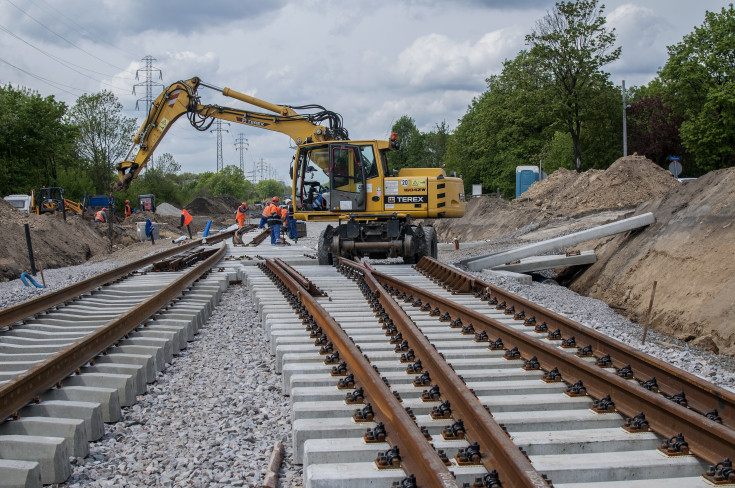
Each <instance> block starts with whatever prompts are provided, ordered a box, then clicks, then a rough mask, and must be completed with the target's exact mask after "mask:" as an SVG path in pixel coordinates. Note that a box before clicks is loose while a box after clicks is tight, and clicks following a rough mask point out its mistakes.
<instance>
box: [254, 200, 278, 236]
mask: <svg viewBox="0 0 735 488" xmlns="http://www.w3.org/2000/svg"><path fill="white" fill-rule="evenodd" d="M273 202H275V203H278V197H273V199H271V200H266V201H265V205H264V206H263V214H262V215H261V216H260V224H258V229H262V228H263V226H264V225H265V224H266V222H268V217H270V214H271V212H270V211H269V209H270V206H271V205H272V204H273Z"/></svg>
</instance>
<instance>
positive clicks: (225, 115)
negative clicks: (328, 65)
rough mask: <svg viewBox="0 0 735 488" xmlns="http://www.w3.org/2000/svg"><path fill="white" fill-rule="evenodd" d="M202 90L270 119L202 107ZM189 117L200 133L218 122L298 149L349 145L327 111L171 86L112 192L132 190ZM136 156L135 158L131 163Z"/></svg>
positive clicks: (195, 82) (186, 84)
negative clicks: (275, 135) (173, 129)
mask: <svg viewBox="0 0 735 488" xmlns="http://www.w3.org/2000/svg"><path fill="white" fill-rule="evenodd" d="M202 86H203V87H207V88H210V89H212V90H215V91H218V92H220V93H222V94H223V95H224V96H226V97H230V98H233V99H235V100H240V101H242V102H245V103H248V104H250V105H254V106H256V107H259V108H262V109H265V110H267V111H269V112H271V113H260V112H251V111H248V110H243V109H238V108H231V107H223V106H220V105H202V104H201V103H200V96H199V95H198V89H199V87H202ZM295 109H298V110H317V112H316V113H309V114H304V115H301V114H299V113H297V112H296V111H295ZM184 114H186V115H187V117H188V119H189V122H190V123H191V125H192V126H194V128H196V129H197V130H200V131H205V130H208V129H209V128H210V126H211V125H212V123H213V122H214V119H222V120H226V121H228V122H233V123H238V124H245V125H249V126H252V127H257V128H260V129H266V130H272V131H276V132H281V133H283V134H287V135H288V136H289V137H290V138H291V139H292V140H293V141H294V143H295V144H296V145H297V146H299V145H301V144H306V143H309V142H322V141H338V140H347V139H348V133H347V130H346V129H344V127H343V126H342V117H341V116H339V115H338V114H336V113H334V112H330V111H328V110H326V109H324V107H321V106H319V105H306V106H302V107H290V106H287V105H276V104H273V103H269V102H266V101H264V100H260V99H258V98H255V97H252V96H250V95H246V94H244V93H240V92H237V91H235V90H232V89H230V88H218V87H216V86H213V85H209V84H206V83H204V82H202V81H201V80H200V79H199V78H196V77H195V78H191V79H189V80H185V81H178V82H176V83H174V84H172V85H170V86H169V87H167V88H166V89H165V90H164V91H163V93H161V94H160V95H159V96H158V98H156V100H155V101H154V102H153V104H152V106H151V110H150V112H149V113H148V117H146V119H145V121H144V122H143V125H142V126H141V128H140V130H138V133H137V134H136V135H135V137H134V138H133V146H132V147H131V148H130V151H129V152H128V155H127V157H126V158H125V159H126V160H125V161H122V162H120V163H117V165H116V169H117V172H118V177H119V181H117V182H115V183H113V184H112V187H111V188H112V191H124V190H126V189H127V188H128V187H129V186H130V183H131V182H132V181H133V180H134V179H135V178H137V177H138V175H139V174H140V172H141V171H142V170H143V168H145V167H146V166H147V164H148V161H149V160H150V158H151V156H152V154H153V151H154V150H155V149H156V146H158V143H159V142H161V139H162V138H163V136H164V135H165V134H166V132H167V131H168V129H169V128H170V126H171V124H173V123H174V122H175V121H176V119H178V118H179V117H181V116H182V115H184ZM324 121H326V122H327V123H328V127H326V126H324V125H321V124H320V123H321V122H324ZM136 150H137V152H135V151H136ZM134 152H135V156H134V157H132V159H131V155H133V153H134Z"/></svg>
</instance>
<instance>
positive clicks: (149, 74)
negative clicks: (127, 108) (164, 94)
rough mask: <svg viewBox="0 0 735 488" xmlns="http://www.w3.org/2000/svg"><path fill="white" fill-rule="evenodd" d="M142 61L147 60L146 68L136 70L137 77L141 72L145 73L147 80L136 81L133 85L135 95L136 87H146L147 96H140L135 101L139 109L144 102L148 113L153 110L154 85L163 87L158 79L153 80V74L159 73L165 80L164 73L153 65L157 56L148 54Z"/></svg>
mask: <svg viewBox="0 0 735 488" xmlns="http://www.w3.org/2000/svg"><path fill="white" fill-rule="evenodd" d="M141 61H144V62H145V68H141V69H139V70H138V71H136V72H135V79H136V80H138V79H140V78H138V75H140V72H141V71H142V72H144V73H145V81H143V82H141V83H136V84H135V85H133V95H135V94H136V93H135V88H136V87H139V86H144V87H145V96H144V97H142V98H139V99H138V100H137V101H136V102H135V109H136V110H138V107H139V106H140V102H144V105H143V109H144V110H145V111H146V113H148V112H150V111H151V104H152V103H153V99H154V97H153V87H154V86H160V87H161V88H163V83H159V82H157V81H153V74H154V73H158V78H159V79H161V80H163V73H162V72H161V70H160V69H158V68H154V67H153V61H156V58H154V57H153V56H150V55H149V56H146V57H144V58H143V59H141Z"/></svg>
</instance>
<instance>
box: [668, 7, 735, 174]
mask: <svg viewBox="0 0 735 488" xmlns="http://www.w3.org/2000/svg"><path fill="white" fill-rule="evenodd" d="M733 32H735V10H734V9H733V5H732V4H730V5H729V6H728V7H723V8H722V10H721V11H720V12H719V13H716V12H709V11H708V12H706V13H705V19H704V23H703V24H702V25H701V26H700V27H695V28H694V32H692V33H691V34H688V35H686V36H684V39H683V41H682V42H680V43H678V44H676V45H673V46H669V48H668V51H669V59H668V61H667V62H666V65H664V67H663V69H662V70H661V72H660V73H659V78H660V80H661V83H662V84H663V87H664V93H665V103H666V104H667V105H669V106H671V107H672V109H673V115H674V116H680V117H682V118H683V121H682V123H681V128H680V135H681V140H682V144H683V146H684V147H685V149H686V150H687V151H689V152H690V153H691V154H692V156H693V159H694V163H695V165H696V170H697V172H698V173H700V174H701V173H702V172H705V171H711V170H713V169H719V168H725V167H728V166H731V165H733V164H735V81H733V77H734V76H735V36H734V35H733Z"/></svg>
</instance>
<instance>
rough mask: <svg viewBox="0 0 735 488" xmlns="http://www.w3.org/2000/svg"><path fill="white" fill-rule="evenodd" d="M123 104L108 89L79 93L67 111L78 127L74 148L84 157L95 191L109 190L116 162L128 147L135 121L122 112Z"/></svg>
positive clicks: (121, 157) (125, 152)
mask: <svg viewBox="0 0 735 488" xmlns="http://www.w3.org/2000/svg"><path fill="white" fill-rule="evenodd" d="M122 110H123V106H122V104H121V103H120V102H119V101H118V100H117V97H116V96H115V95H114V94H113V93H112V92H109V91H102V92H101V93H95V94H93V95H87V94H85V95H82V96H81V97H79V98H78V99H77V101H76V104H75V105H74V107H73V108H72V110H71V112H70V114H69V115H70V119H71V121H72V122H73V123H74V124H75V125H76V126H77V127H78V128H79V138H78V140H77V144H76V152H77V154H78V155H79V157H80V158H82V159H84V160H85V161H87V163H88V164H89V170H90V173H91V177H92V180H93V181H94V184H95V191H97V192H98V193H107V192H109V186H110V183H111V181H112V179H113V177H114V176H115V164H116V163H117V162H119V161H121V160H122V159H123V158H124V157H125V156H126V155H127V153H128V151H129V150H130V145H131V142H130V141H131V139H132V137H133V135H134V134H135V126H136V121H135V119H133V118H128V117H125V116H123V115H122Z"/></svg>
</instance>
